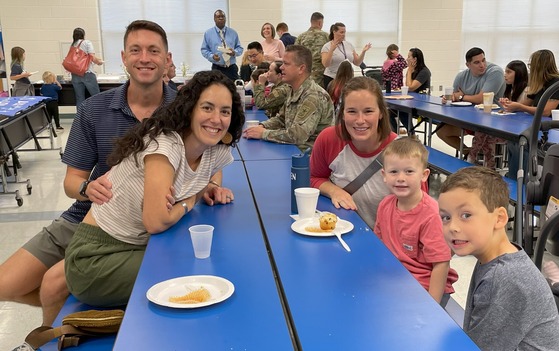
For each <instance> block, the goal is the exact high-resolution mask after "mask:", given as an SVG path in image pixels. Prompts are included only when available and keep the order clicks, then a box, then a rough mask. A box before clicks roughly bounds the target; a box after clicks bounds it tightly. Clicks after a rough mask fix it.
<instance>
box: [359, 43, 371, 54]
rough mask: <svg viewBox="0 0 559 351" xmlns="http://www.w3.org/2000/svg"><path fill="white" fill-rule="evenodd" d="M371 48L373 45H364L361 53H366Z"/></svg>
mask: <svg viewBox="0 0 559 351" xmlns="http://www.w3.org/2000/svg"><path fill="white" fill-rule="evenodd" d="M372 47H373V44H371V43H367V44H365V46H363V50H362V51H361V52H367V51H369V49H370V48H372Z"/></svg>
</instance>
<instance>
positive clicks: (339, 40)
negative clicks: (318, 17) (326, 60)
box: [330, 38, 344, 51]
mask: <svg viewBox="0 0 559 351" xmlns="http://www.w3.org/2000/svg"><path fill="white" fill-rule="evenodd" d="M342 41H344V40H343V39H342V38H334V39H332V45H331V46H330V50H332V51H334V50H335V49H336V47H337V46H338V45H340V44H341V43H342Z"/></svg>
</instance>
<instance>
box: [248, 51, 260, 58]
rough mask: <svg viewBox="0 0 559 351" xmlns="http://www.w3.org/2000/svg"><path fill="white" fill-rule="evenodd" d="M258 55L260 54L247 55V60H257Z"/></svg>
mask: <svg viewBox="0 0 559 351" xmlns="http://www.w3.org/2000/svg"><path fill="white" fill-rule="evenodd" d="M258 55H260V52H259V53H257V54H252V55H248V58H257V57H258Z"/></svg>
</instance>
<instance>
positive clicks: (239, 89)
mask: <svg viewBox="0 0 559 351" xmlns="http://www.w3.org/2000/svg"><path fill="white" fill-rule="evenodd" d="M235 87H236V88H237V93H239V96H240V97H241V105H242V106H243V111H245V82H244V81H243V80H242V79H237V80H236V81H235Z"/></svg>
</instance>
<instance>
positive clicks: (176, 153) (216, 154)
mask: <svg viewBox="0 0 559 351" xmlns="http://www.w3.org/2000/svg"><path fill="white" fill-rule="evenodd" d="M147 140H148V139H147V137H146V139H145V141H146V142H147ZM155 140H156V141H157V143H156V142H153V141H152V142H150V143H149V144H148V146H147V147H146V149H145V150H144V151H142V152H140V153H138V155H137V156H138V157H137V159H138V166H136V162H135V160H134V157H133V156H129V157H127V158H126V159H124V160H123V161H122V162H121V163H120V164H118V165H116V166H114V167H113V168H111V170H110V171H109V173H108V179H109V180H110V181H111V182H112V184H113V187H112V192H113V197H112V198H111V200H110V201H108V202H107V203H105V204H103V205H97V204H93V205H92V206H91V208H92V210H93V217H94V218H95V220H96V222H97V225H98V226H99V227H101V228H102V229H103V230H104V231H105V232H107V233H108V234H109V235H111V236H112V237H114V238H115V239H118V240H121V241H123V242H126V243H129V244H134V245H145V244H147V241H148V239H149V233H148V232H147V231H146V228H145V227H144V224H143V221H142V207H143V199H144V174H145V173H144V168H145V166H144V157H145V156H146V155H150V154H162V155H164V156H166V157H167V158H168V159H169V162H170V163H171V165H172V166H173V168H174V169H175V179H174V181H173V186H174V187H175V192H176V195H175V198H176V199H185V198H187V197H190V196H192V195H195V194H197V193H199V192H200V191H201V190H202V189H204V187H205V186H206V185H208V182H209V180H210V178H211V177H212V175H214V174H215V173H217V172H218V171H219V170H220V169H222V168H223V167H225V166H226V165H228V164H230V163H231V162H233V156H232V155H231V149H230V147H229V146H227V145H223V144H218V145H216V146H212V147H210V148H208V149H207V150H206V151H205V152H204V154H203V155H202V160H201V161H200V165H199V166H198V168H197V169H196V171H193V170H192V169H190V167H189V165H188V163H187V162H186V158H185V149H184V144H183V141H182V139H181V137H180V136H179V134H177V133H175V132H173V134H172V135H169V136H167V135H164V134H160V135H159V136H157V138H156V139H155ZM165 195H166V194H161V196H165Z"/></svg>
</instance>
